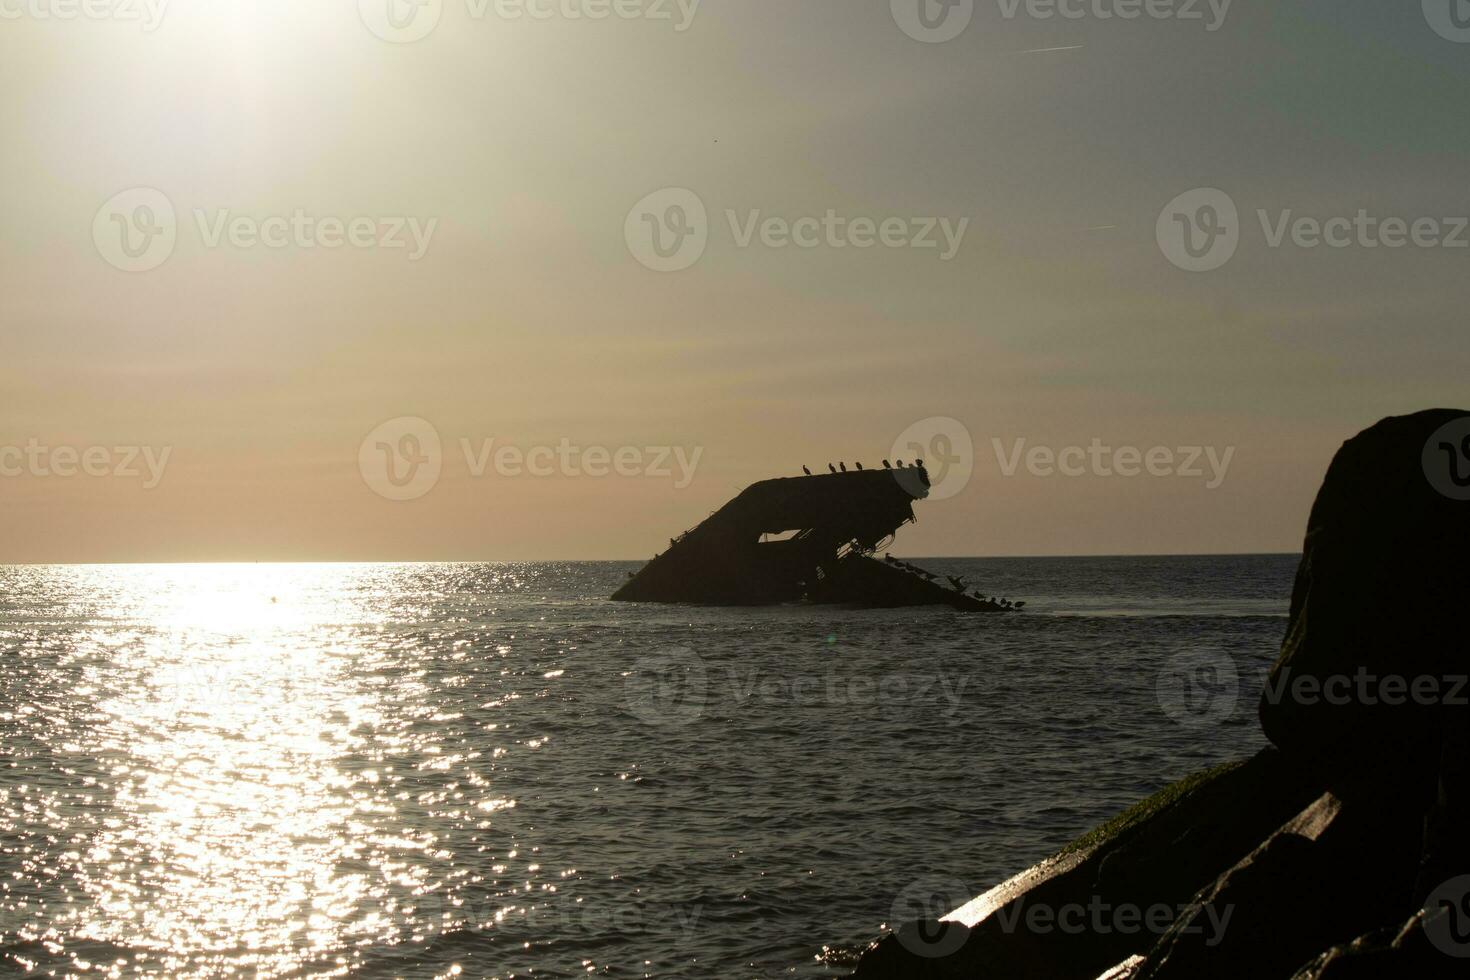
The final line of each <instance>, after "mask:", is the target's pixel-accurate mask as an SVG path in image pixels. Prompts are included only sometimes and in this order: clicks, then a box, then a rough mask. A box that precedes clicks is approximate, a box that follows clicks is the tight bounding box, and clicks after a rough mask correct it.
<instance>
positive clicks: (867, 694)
mask: <svg viewBox="0 0 1470 980" xmlns="http://www.w3.org/2000/svg"><path fill="white" fill-rule="evenodd" d="M929 565H930V566H931V567H932V568H933V569H934V570H935V571H939V572H953V573H961V574H965V575H966V576H968V577H969V579H970V580H971V581H972V582H974V583H975V584H977V585H981V586H982V587H993V588H994V590H995V591H999V592H1005V593H1007V594H1012V595H1016V596H1022V597H1026V598H1028V599H1030V601H1031V606H1030V609H1031V610H1032V611H1030V612H1028V614H1027V615H1025V616H1016V617H1002V618H975V617H965V616H962V615H958V614H954V613H951V612H948V611H941V610H900V611H881V612H879V611H873V612H846V611H840V610H831V609H814V608H801V607H790V608H780V609H760V610H718V609H686V608H669V607H645V606H626V605H620V604H613V603H608V602H606V601H605V600H604V599H603V598H602V597H603V596H605V595H607V594H608V593H610V592H611V591H612V589H613V588H615V586H616V583H617V582H618V581H619V580H620V579H621V578H622V577H623V575H624V574H625V573H626V571H627V570H628V569H629V568H631V567H634V566H630V565H627V564H620V563H585V564H537V565H521V566H496V565H391V566H390V565H382V566H375V565H330V566H307V565H284V566H282V565H247V566H108V567H57V568H43V567H11V568H0V650H3V657H4V661H3V667H4V670H3V674H0V972H4V971H6V970H9V971H10V972H17V971H18V972H21V973H25V972H31V971H33V972H34V974H35V975H38V976H107V975H112V976H118V977H128V976H158V977H206V976H220V975H224V974H226V973H227V972H230V971H233V972H234V973H235V974H236V975H243V976H260V977H284V976H293V977H295V976H331V975H344V976H373V977H377V976H404V977H438V976H451V975H455V974H456V971H459V975H464V976H474V977H488V976H501V977H509V976H512V975H515V976H549V977H557V976H585V975H606V976H644V975H649V976H705V977H708V976H720V977H767V976H770V977H774V976H791V975H798V976H825V975H836V974H838V973H841V972H844V971H845V969H846V968H848V965H849V963H850V957H851V955H852V952H853V950H855V949H856V947H857V946H858V945H859V944H860V943H861V942H862V941H864V940H865V939H866V938H869V937H871V936H872V935H874V934H876V932H877V930H878V928H879V927H880V925H881V924H882V923H883V922H885V921H886V920H887V918H888V916H889V912H890V910H891V903H892V902H893V899H894V896H895V895H897V894H898V893H899V892H901V891H902V890H903V889H904V888H905V887H906V886H908V885H909V884H911V883H912V882H913V881H914V880H915V879H916V878H917V877H919V876H922V875H929V876H934V875H939V876H943V877H945V878H947V879H952V880H958V881H960V882H963V883H964V885H965V887H967V888H972V889H973V891H975V892H978V891H981V890H983V889H984V888H985V887H988V886H989V885H992V884H994V883H995V882H996V881H999V880H1001V879H1002V878H1004V877H1007V876H1008V875H1009V874H1010V873H1012V872H1014V871H1016V870H1019V869H1020V868H1021V867H1024V866H1025V865H1026V864H1028V863H1030V862H1031V861H1033V860H1035V859H1037V858H1039V857H1042V856H1044V855H1045V854H1046V853H1047V852H1048V851H1050V850H1051V849H1053V848H1055V847H1056V846H1058V845H1060V844H1061V843H1064V842H1065V841H1066V840H1067V839H1069V838H1070V837H1072V836H1074V835H1075V834H1076V833H1078V832H1080V831H1083V830H1086V829H1087V828H1088V827H1089V826H1091V825H1092V824H1094V823H1096V822H1097V821H1098V820H1100V819H1102V818H1105V817H1107V816H1109V815H1111V814H1112V813H1113V812H1116V811H1117V810H1119V809H1121V808H1122V807H1123V806H1126V805H1127V804H1128V803H1130V802H1132V801H1133V800H1134V799H1135V798H1137V797H1138V796H1139V795H1141V794H1142V793H1145V792H1148V791H1149V790H1151V789H1153V788H1156V787H1157V786H1159V785H1162V783H1163V782H1165V781H1166V780H1168V779H1169V778H1171V777H1173V776H1178V775H1183V774H1184V773H1186V772H1189V771H1191V770H1194V769H1198V768H1201V767H1202V766H1204V765H1207V764H1209V763H1212V762H1214V761H1218V760H1220V759H1223V758H1228V757H1231V756H1234V755H1239V754H1242V753H1244V752H1248V751H1250V750H1251V749H1252V748H1253V747H1255V746H1256V745H1257V744H1259V741H1260V739H1259V735H1258V734H1257V733H1256V728H1255V724H1254V711H1253V705H1252V704H1251V703H1250V697H1251V693H1252V692H1251V691H1250V686H1251V684H1252V683H1253V682H1254V679H1255V676H1256V673H1255V672H1257V671H1259V670H1260V669H1261V668H1262V667H1263V666H1264V665H1265V663H1267V662H1268V661H1269V659H1270V657H1271V655H1272V653H1273V650H1274V647H1275V645H1276V643H1277V642H1278V641H1279V636H1280V631H1281V627H1282V620H1281V618H1280V617H1281V613H1282V612H1283V611H1284V608H1285V599H1286V590H1287V589H1288V588H1289V582H1290V574H1291V570H1292V567H1293V562H1292V560H1291V559H1289V558H1232V559H1207V558H1206V559H1199V558H1196V559H1108V560H1080V559H1078V560H1044V559H1036V560H1029V561H1009V562H1007V561H988V562H967V561H948V562H940V561H936V562H931V563H929ZM1191 650H1206V651H1214V652H1215V653H1216V654H1224V655H1226V656H1228V657H1230V658H1231V659H1232V660H1233V661H1234V662H1236V663H1237V664H1238V666H1239V669H1240V673H1241V697H1240V703H1239V705H1238V706H1237V707H1236V709H1235V710H1233V711H1231V712H1229V713H1228V714H1225V715H1224V716H1222V717H1216V716H1213V715H1212V716H1210V717H1209V718H1208V719H1206V720H1205V722H1202V723H1201V724H1188V725H1182V724H1180V723H1179V721H1178V720H1177V719H1175V718H1172V717H1170V716H1169V714H1168V713H1167V712H1166V711H1164V710H1162V708H1161V706H1160V703H1159V698H1158V695H1157V693H1156V690H1155V687H1156V680H1157V678H1158V676H1159V673H1160V671H1161V670H1162V669H1164V666H1165V665H1166V664H1167V663H1168V662H1169V661H1170V659H1171V658H1175V657H1177V656H1179V655H1180V654H1181V652H1187V651H1191ZM650 665H652V666H654V667H660V668H673V675H671V676H673V679H672V680H670V679H669V678H668V677H663V676H651V675H650V674H649V668H650ZM675 675H676V676H675ZM670 685H672V686H670Z"/></svg>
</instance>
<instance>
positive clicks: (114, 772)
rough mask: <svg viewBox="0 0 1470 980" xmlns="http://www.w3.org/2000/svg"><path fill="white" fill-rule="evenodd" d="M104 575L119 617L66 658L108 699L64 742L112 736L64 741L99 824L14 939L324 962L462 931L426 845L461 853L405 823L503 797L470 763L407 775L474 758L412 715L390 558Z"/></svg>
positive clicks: (270, 964)
mask: <svg viewBox="0 0 1470 980" xmlns="http://www.w3.org/2000/svg"><path fill="white" fill-rule="evenodd" d="M92 572H93V573H94V575H95V576H96V579H97V580H96V581H94V582H93V583H91V584H92V585H93V586H94V587H95V589H94V594H95V595H96V596H98V597H102V599H101V602H100V604H96V605H93V606H92V608H90V609H89V610H88V611H87V612H88V614H89V615H88V618H89V619H92V620H94V621H102V622H104V623H107V622H110V623H116V624H117V628H115V629H113V628H109V629H104V630H100V631H98V632H97V634H96V635H95V636H94V639H95V640H97V641H98V642H97V646H96V647H95V648H94V649H93V650H92V651H91V655H81V656H79V657H78V658H76V662H75V663H73V668H74V673H73V676H74V677H75V678H76V679H77V680H78V681H80V683H79V684H78V685H77V687H76V693H77V694H78V695H81V696H83V697H85V696H86V695H88V694H91V695H92V696H93V697H95V699H96V700H95V705H94V706H93V708H92V710H91V714H90V718H89V723H88V725H87V726H86V727H85V729H83V730H74V731H72V733H71V735H72V736H74V737H75V739H76V740H77V742H78V743H80V742H82V741H84V740H87V739H89V738H90V739H93V740H98V739H100V741H98V742H97V743H96V744H93V745H84V744H76V743H73V744H71V746H70V748H71V750H72V751H73V752H75V753H76V754H77V755H78V756H79V757H83V756H84V757H87V758H88V759H89V761H90V764H91V766H93V767H95V772H94V774H93V775H92V776H91V777H89V782H90V783H94V784H95V785H96V787H97V790H98V792H97V795H96V796H95V797H90V798H88V799H87V800H86V801H85V803H84V804H83V806H84V808H94V809H95V810H96V811H98V812H97V814H94V815H93V816H94V817H95V819H93V820H92V821H91V822H92V824H93V825H94V827H95V830H94V832H92V833H91V834H88V835H85V838H84V839H82V840H80V841H79V846H78V847H77V848H76V849H75V850H74V851H72V852H69V853H67V854H66V855H64V857H65V859H66V863H67V864H68V865H69V867H67V868H66V869H65V870H66V873H67V874H68V875H70V876H71V877H72V879H73V880H74V882H75V888H74V890H73V892H72V893H71V894H70V895H69V898H68V902H67V904H66V906H65V908H64V909H58V908H56V907H55V906H53V907H51V908H49V909H46V910H45V913H46V914H45V916H44V919H41V918H38V919H37V920H35V921H34V922H33V924H32V926H31V931H30V932H29V933H27V932H26V931H25V930H19V934H20V935H21V936H22V937H23V938H24V937H30V938H39V939H41V940H43V941H55V940H56V939H59V938H60V937H63V936H64V937H66V938H67V939H68V940H71V941H75V940H78V939H80V940H83V941H87V942H90V943H94V944H96V948H98V949H102V950H110V949H116V950H126V952H125V953H123V955H121V956H119V957H118V958H117V959H118V963H117V964H114V965H113V968H114V970H120V975H128V976H132V975H145V974H146V975H160V976H170V977H194V976H200V977H203V976H217V975H220V974H221V973H223V972H234V973H243V974H246V975H255V976H261V977H272V976H282V975H288V974H289V975H311V976H327V975H332V974H334V973H345V972H348V970H349V967H350V965H351V959H350V957H351V950H352V949H353V948H354V947H355V946H361V945H368V944H393V943H395V942H399V941H401V940H404V939H412V938H420V939H421V938H422V937H423V936H424V935H425V934H426V933H430V932H433V931H434V930H439V929H443V928H445V927H446V926H447V925H450V924H453V920H454V915H453V912H452V910H453V908H454V906H453V903H452V902H448V901H446V900H445V894H446V893H445V887H446V885H447V884H448V885H452V884H453V882H446V881H444V880H436V878H435V877H434V875H435V872H436V868H435V867H434V864H433V862H432V861H426V860H417V859H416V858H419V857H422V856H425V855H427V856H431V857H432V856H435V855H437V856H438V857H439V858H440V859H443V860H441V864H444V865H449V866H452V862H450V861H448V860H447V859H449V858H451V857H452V854H451V853H450V852H448V851H443V850H441V849H440V847H439V843H440V842H438V841H437V840H436V839H435V837H434V835H433V834H432V833H430V832H429V831H427V830H424V831H422V832H419V831H416V830H415V829H414V828H415V826H417V825H419V824H416V822H415V819H414V818H415V817H416V816H422V815H423V814H424V813H425V812H426V811H425V807H427V806H431V805H433V804H435V803H441V802H446V801H447V800H448V798H449V797H451V796H453V797H457V798H458V800H457V802H458V804H459V805H460V806H462V807H463V809H464V810H465V812H466V813H468V812H471V811H472V810H473V811H475V812H477V813H478V814H479V815H480V817H482V818H483V817H485V816H486V815H487V814H488V812H490V811H491V810H494V809H495V808H497V807H501V806H505V805H508V803H509V801H504V800H494V799H491V798H490V797H489V795H488V782H487V781H486V780H483V779H477V778H473V773H472V774H471V777H472V778H470V779H467V780H456V781H454V782H452V783H450V784H449V787H448V791H440V792H437V793H436V792H428V793H422V792H421V793H417V794H413V793H409V792H407V791H406V790H405V789H404V788H403V785H401V784H404V780H405V776H404V772H405V771H407V772H408V773H410V774H411V773H414V772H417V771H422V770H434V769H441V770H442V769H445V768H448V767H449V766H450V765H452V764H456V763H462V762H463V761H464V759H463V757H462V756H460V755H455V754H452V753H446V751H445V748H444V747H443V746H441V745H439V744H436V736H435V728H434V726H432V725H430V724H421V723H419V719H417V718H415V717H414V716H413V712H412V711H408V712H404V711H403V710H402V708H403V704H404V703H405V701H408V702H410V703H411V702H412V699H413V695H414V692H415V688H416V687H418V688H422V672H418V674H417V675H415V674H414V673H412V672H410V673H405V672H404V671H402V670H400V669H396V668H397V666H401V661H400V662H398V664H397V665H394V669H390V658H392V657H395V656H399V657H401V655H402V652H403V650H402V648H403V646H404V644H405V643H410V644H411V643H412V642H415V641H412V640H405V638H404V637H403V636H401V635H397V634H395V633H394V632H393V631H392V630H391V624H390V623H388V622H387V617H386V615H385V614H384V613H383V612H382V611H380V609H379V608H378V607H379V605H380V603H378V602H377V601H376V600H377V599H378V598H379V595H378V588H377V585H378V583H377V582H376V581H375V578H376V577H381V576H382V575H383V572H382V570H381V568H378V569H376V570H375V569H374V567H370V566H363V567H361V568H360V569H357V567H355V566H353V567H344V566H322V567H316V566H190V567H183V566H157V567H149V568H136V567H134V568H130V569H126V570H123V569H115V570H114V569H99V570H92ZM119 579H122V580H125V581H119ZM389 699H391V700H392V701H393V702H394V704H395V705H396V709H397V710H395V711H394V712H385V710H384V707H385V701H386V700H389ZM61 747H62V748H65V746H61ZM461 782H463V783H464V784H465V785H464V787H463V788H462V789H456V787H458V786H459V785H460V783H461ZM475 783H478V784H479V785H473V784H475ZM20 789H21V790H26V791H27V792H32V791H31V790H28V789H27V787H24V786H22V787H20ZM108 789H110V791H111V797H110V799H107V798H105V791H106V790H108ZM56 822H57V823H65V822H66V820H65V819H58V820H57V821H56ZM423 825H427V822H426V821H425V822H423ZM476 826H477V827H479V828H481V829H483V828H485V827H488V821H487V820H485V819H481V820H480V821H479V822H478V823H477V824H476ZM438 870H440V871H442V869H438ZM456 873H457V874H458V872H456ZM443 877H444V876H443V875H442V874H441V875H440V878H441V879H442V878H443ZM461 877H463V875H462V874H461ZM441 905H442V906H444V908H445V909H448V910H449V911H441V909H440V906H441ZM42 922H44V926H45V928H44V929H42V928H41V925H42ZM344 951H346V952H345V953H344ZM74 955H75V954H74ZM130 957H131V962H130V961H129V958H130ZM22 962H24V960H23V959H22ZM85 962H86V961H85V960H81V959H74V960H73V963H74V965H76V966H77V967H78V968H79V969H80V967H81V964H82V963H85ZM124 964H125V965H124ZM92 965H93V967H94V968H97V967H99V966H100V967H101V968H102V969H103V970H104V971H105V970H106V966H103V965H100V964H95V963H94V964H92ZM88 972H90V971H88Z"/></svg>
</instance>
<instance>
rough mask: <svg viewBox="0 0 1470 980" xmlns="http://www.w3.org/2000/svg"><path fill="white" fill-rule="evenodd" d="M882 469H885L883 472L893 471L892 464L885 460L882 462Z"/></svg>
mask: <svg viewBox="0 0 1470 980" xmlns="http://www.w3.org/2000/svg"><path fill="white" fill-rule="evenodd" d="M883 468H884V469H885V470H891V469H893V464H892V463H890V462H888V460H886V459H885V460H884V461H883Z"/></svg>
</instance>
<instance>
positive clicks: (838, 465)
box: [837, 463, 847, 473]
mask: <svg viewBox="0 0 1470 980" xmlns="http://www.w3.org/2000/svg"><path fill="white" fill-rule="evenodd" d="M837 468H838V469H840V470H841V471H842V472H844V473H846V472H847V464H846V463H838V464H837Z"/></svg>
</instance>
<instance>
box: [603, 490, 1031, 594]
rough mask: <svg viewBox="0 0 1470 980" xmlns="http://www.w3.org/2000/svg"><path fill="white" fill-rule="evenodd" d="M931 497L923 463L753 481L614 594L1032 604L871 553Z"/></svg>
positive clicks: (889, 539)
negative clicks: (972, 589) (971, 590)
mask: <svg viewBox="0 0 1470 980" xmlns="http://www.w3.org/2000/svg"><path fill="white" fill-rule="evenodd" d="M928 495H929V474H928V471H927V470H926V469H925V468H924V466H923V465H922V464H919V465H916V466H908V467H903V468H900V469H882V470H862V469H859V470H855V471H852V472H835V471H834V472H832V473H824V474H821V475H819V476H812V475H806V476H798V477H788V478H780V479H774V480H763V481H761V482H759V483H755V484H752V485H751V486H749V487H747V488H746V489H745V490H744V491H742V492H741V493H740V495H739V496H737V497H736V498H735V499H734V500H731V501H730V502H729V503H727V504H726V505H725V506H724V507H721V508H720V509H719V510H718V511H716V512H715V513H713V514H711V515H710V516H709V517H708V518H707V519H706V520H705V521H704V522H702V523H701V524H700V525H699V526H698V527H695V528H693V529H691V530H689V531H686V532H684V533H683V534H681V535H679V537H677V538H674V539H673V540H671V541H670V542H669V545H670V546H669V549H668V550H667V551H665V552H664V553H662V554H660V555H657V556H656V557H654V559H653V560H652V561H650V562H649V563H648V564H647V565H645V566H644V567H643V568H642V569H641V570H640V571H639V572H638V573H637V574H635V575H632V576H631V577H630V578H629V580H628V582H626V583H625V584H624V585H623V587H622V588H620V589H618V591H617V592H616V593H614V594H613V599H614V600H617V601H619V602H679V603H692V604H697V605H709V606H759V605H772V604H776V603H783V602H802V601H805V602H813V603H836V604H845V605H857V606H869V607H891V606H932V605H944V606H949V607H951V608H953V609H960V610H965V611H970V612H1010V611H1014V610H1016V609H1019V608H1020V606H1022V605H1025V603H1020V604H1012V603H1010V602H1009V601H1006V600H997V599H991V598H987V597H984V596H980V595H971V594H968V593H967V592H966V591H965V583H964V580H963V579H957V578H949V583H950V584H949V585H948V586H945V585H941V584H939V583H938V582H936V581H935V579H936V576H934V575H931V574H930V573H928V572H925V571H923V570H922V569H919V568H915V567H914V566H912V565H909V564H907V563H905V562H901V561H898V560H897V559H894V558H891V557H890V558H887V559H885V560H878V559H875V558H874V557H873V554H874V553H875V552H876V551H878V550H879V549H880V548H883V547H886V545H887V543H888V542H890V541H892V540H893V537H894V535H895V534H896V533H897V532H898V529H899V528H901V527H902V526H903V525H905V524H908V523H910V522H912V521H914V520H915V517H914V509H913V504H914V501H915V500H922V499H924V498H925V497H927V496H928Z"/></svg>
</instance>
